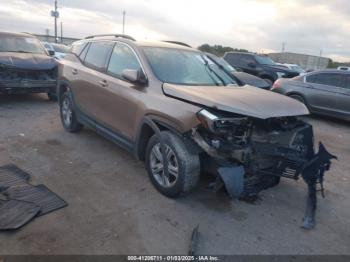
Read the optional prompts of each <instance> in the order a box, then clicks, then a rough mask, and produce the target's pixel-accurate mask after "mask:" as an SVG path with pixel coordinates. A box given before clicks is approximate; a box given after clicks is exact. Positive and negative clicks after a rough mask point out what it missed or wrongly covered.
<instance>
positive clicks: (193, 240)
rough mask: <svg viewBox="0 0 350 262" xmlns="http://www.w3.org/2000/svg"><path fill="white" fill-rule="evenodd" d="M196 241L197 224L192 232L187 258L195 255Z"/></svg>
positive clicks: (197, 234)
mask: <svg viewBox="0 0 350 262" xmlns="http://www.w3.org/2000/svg"><path fill="white" fill-rule="evenodd" d="M198 239H199V224H198V225H197V226H196V227H195V228H194V229H193V230H192V234H191V242H190V248H189V251H188V255H189V256H195V255H197V249H198Z"/></svg>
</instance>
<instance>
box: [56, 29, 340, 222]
mask: <svg viewBox="0 0 350 262" xmlns="http://www.w3.org/2000/svg"><path fill="white" fill-rule="evenodd" d="M57 92H58V98H59V105H60V113H61V119H62V124H63V126H64V128H65V129H66V130H68V131H69V132H78V131H80V130H81V129H82V127H83V125H86V126H89V127H90V128H93V129H95V130H96V131H97V132H98V133H100V134H101V135H103V136H105V137H106V138H108V139H110V140H112V141H113V142H115V143H116V144H118V145H120V146H122V147H123V148H125V149H126V150H128V151H130V152H132V153H133V154H134V155H135V156H136V157H137V158H138V159H141V160H144V161H145V164H146V169H147V172H148V174H149V177H150V179H151V181H152V183H153V185H154V186H155V187H156V188H157V189H158V190H159V191H160V192H161V193H163V194H164V195H166V196H169V197H176V196H178V195H179V194H181V193H184V192H188V191H190V190H191V189H193V188H194V187H195V186H196V184H197V182H198V180H199V177H200V171H201V170H204V169H206V170H210V171H212V172H213V173H214V174H216V175H217V179H216V181H217V182H216V184H215V186H214V187H215V188H216V189H218V188H220V187H224V188H225V189H226V190H227V191H228V193H229V194H230V196H231V197H238V198H246V197H252V196H256V195H257V194H258V193H259V191H261V190H263V189H266V188H268V187H271V186H274V185H276V184H278V182H279V179H280V177H287V178H294V179H297V178H298V177H299V175H302V176H303V178H304V180H305V181H306V182H307V183H308V184H309V185H310V195H311V196H315V195H314V193H315V192H314V191H313V189H315V184H316V182H322V178H323V173H324V171H325V170H327V169H328V168H329V164H330V159H331V158H332V157H333V156H331V155H330V154H328V153H327V151H326V150H325V149H324V147H323V146H322V145H321V147H320V150H319V152H318V153H317V154H315V152H314V147H313V132H312V127H311V126H310V125H309V124H307V123H305V122H303V121H301V120H299V119H298V118H297V117H296V116H298V115H306V114H308V110H307V108H306V107H305V106H304V105H303V104H302V103H300V102H298V101H296V100H293V99H291V98H288V97H285V96H282V95H279V94H275V93H272V92H269V91H265V90H261V89H258V88H254V87H251V86H247V85H245V86H239V85H238V84H237V81H235V79H234V76H232V74H230V72H227V71H226V70H225V68H223V67H222V66H220V65H219V64H217V63H215V61H214V60H212V59H210V57H208V56H206V54H204V53H202V52H200V51H198V50H195V49H192V48H190V47H188V46H187V45H185V44H182V43H165V42H138V41H135V40H134V39H133V38H131V37H129V36H125V35H108V36H106V35H105V36H92V37H87V38H85V39H84V40H81V41H78V42H75V43H74V44H73V46H72V50H71V54H68V55H67V56H66V57H65V59H64V60H62V62H61V65H60V67H59V85H58V90H57ZM311 199H313V198H311ZM309 206H310V208H308V211H307V212H308V213H307V216H306V218H305V224H304V226H305V227H309V228H310V227H312V226H313V214H314V207H315V206H314V205H309Z"/></svg>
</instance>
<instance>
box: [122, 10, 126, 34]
mask: <svg viewBox="0 0 350 262" xmlns="http://www.w3.org/2000/svg"><path fill="white" fill-rule="evenodd" d="M125 14H126V12H125V10H124V11H123V35H124V33H125Z"/></svg>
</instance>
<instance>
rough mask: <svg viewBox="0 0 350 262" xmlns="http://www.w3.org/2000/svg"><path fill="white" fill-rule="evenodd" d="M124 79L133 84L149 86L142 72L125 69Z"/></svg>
mask: <svg viewBox="0 0 350 262" xmlns="http://www.w3.org/2000/svg"><path fill="white" fill-rule="evenodd" d="M122 77H123V78H125V79H126V80H128V81H130V82H132V83H139V84H142V85H145V84H147V79H146V76H145V75H144V73H143V72H142V71H141V70H135V69H124V70H123V74H122Z"/></svg>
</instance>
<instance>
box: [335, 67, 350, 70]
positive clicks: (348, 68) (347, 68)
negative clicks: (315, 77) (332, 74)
mask: <svg viewBox="0 0 350 262" xmlns="http://www.w3.org/2000/svg"><path fill="white" fill-rule="evenodd" d="M337 69H338V70H344V71H350V67H349V66H339V67H338V68H337Z"/></svg>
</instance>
